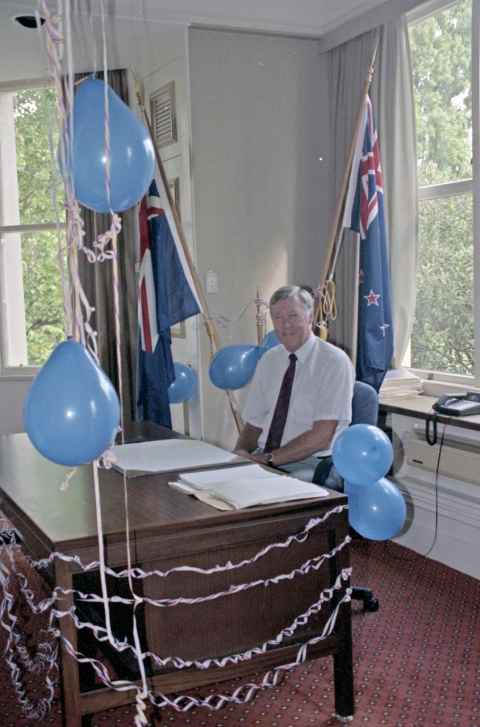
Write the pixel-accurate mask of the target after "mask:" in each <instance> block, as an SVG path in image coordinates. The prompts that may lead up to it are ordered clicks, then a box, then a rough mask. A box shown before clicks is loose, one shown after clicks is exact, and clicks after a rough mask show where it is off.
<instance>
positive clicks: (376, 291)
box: [344, 96, 393, 391]
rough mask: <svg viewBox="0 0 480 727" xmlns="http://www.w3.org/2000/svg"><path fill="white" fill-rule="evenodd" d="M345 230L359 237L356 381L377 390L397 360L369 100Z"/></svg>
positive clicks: (378, 165)
mask: <svg viewBox="0 0 480 727" xmlns="http://www.w3.org/2000/svg"><path fill="white" fill-rule="evenodd" d="M344 227H347V228H349V229H351V230H353V231H354V232H358V233H359V235H360V274H359V296H358V342H357V379H359V380H360V381H365V382H366V383H367V384H371V385H372V386H373V387H374V388H375V389H376V390H377V391H378V390H379V389H380V386H381V385H382V381H383V379H384V378H385V374H386V372H387V370H388V368H389V366H390V363H391V360H392V356H393V328H392V311H391V302H390V273H389V268H388V256H387V232H386V228H385V214H384V200H383V175H382V167H381V163H380V151H379V145H378V137H377V132H376V130H375V124H374V118H373V110H372V103H371V101H370V99H369V98H368V96H367V98H366V102H365V113H364V117H363V124H362V127H361V129H360V133H359V136H358V141H357V148H356V150H355V154H354V159H353V164H352V172H351V176H350V183H349V189H348V191H347V197H346V204H345V216H344Z"/></svg>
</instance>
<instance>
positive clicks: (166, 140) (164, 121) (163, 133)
mask: <svg viewBox="0 0 480 727" xmlns="http://www.w3.org/2000/svg"><path fill="white" fill-rule="evenodd" d="M150 113H151V119H152V127H153V134H154V136H155V142H156V144H157V147H158V148H160V147H162V146H168V144H173V143H174V142H175V141H177V121H176V114H175V82H174V81H171V82H170V83H166V84H165V86H162V87H161V88H159V89H158V91H155V93H153V94H152V95H151V96H150Z"/></svg>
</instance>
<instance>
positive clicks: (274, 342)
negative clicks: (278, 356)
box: [262, 331, 280, 351]
mask: <svg viewBox="0 0 480 727" xmlns="http://www.w3.org/2000/svg"><path fill="white" fill-rule="evenodd" d="M279 345H280V341H279V340H278V336H277V333H276V331H269V332H268V333H267V335H266V336H265V337H264V339H263V341H262V348H263V349H265V351H268V349H269V348H273V347H274V346H279Z"/></svg>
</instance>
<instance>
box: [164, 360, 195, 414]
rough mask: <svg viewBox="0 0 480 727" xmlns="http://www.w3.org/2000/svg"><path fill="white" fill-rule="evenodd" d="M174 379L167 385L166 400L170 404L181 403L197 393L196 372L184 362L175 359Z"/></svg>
mask: <svg viewBox="0 0 480 727" xmlns="http://www.w3.org/2000/svg"><path fill="white" fill-rule="evenodd" d="M173 366H174V368H175V379H174V381H172V383H171V384H170V386H169V387H168V400H169V402H170V404H181V403H182V402H183V401H190V399H193V397H194V396H195V394H196V393H197V374H196V373H195V371H194V370H193V369H192V368H190V366H186V365H185V364H182V363H178V361H175V363H174V364H173Z"/></svg>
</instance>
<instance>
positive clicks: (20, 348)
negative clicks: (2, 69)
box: [0, 85, 64, 373]
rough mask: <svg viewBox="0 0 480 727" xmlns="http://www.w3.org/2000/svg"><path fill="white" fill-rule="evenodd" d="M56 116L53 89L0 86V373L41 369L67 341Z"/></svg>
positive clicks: (62, 212) (61, 203)
mask: <svg viewBox="0 0 480 727" xmlns="http://www.w3.org/2000/svg"><path fill="white" fill-rule="evenodd" d="M55 117H56V112H55V94H54V90H53V89H52V88H50V87H48V86H43V87H42V86H41V85H38V86H36V87H34V88H23V89H13V90H12V89H5V88H2V86H1V85H0V241H1V245H0V271H1V276H0V286H1V299H2V307H1V314H0V324H1V349H0V351H1V363H2V369H3V373H9V372H10V373H18V371H19V368H20V367H21V370H22V371H23V372H26V373H27V372H28V368H29V367H36V366H39V365H41V364H42V363H43V362H44V361H45V360H46V358H47V357H48V355H49V354H50V352H51V350H52V349H53V347H54V346H55V345H56V344H57V343H58V342H59V341H60V340H61V339H62V338H63V337H64V328H63V293H62V286H61V274H60V265H59V260H58V254H59V253H58V245H59V236H60V242H61V244H62V243H64V240H62V239H61V238H63V236H64V224H63V223H64V211H63V210H64V206H63V191H62V190H63V187H62V183H61V178H60V176H59V174H58V173H57V170H56V165H55V162H54V153H53V152H52V150H55V149H56V147H57V143H58V135H56V134H55V132H54V131H53V132H52V130H55V128H56V123H55ZM58 210H60V212H59V211H58ZM62 248H64V244H62ZM61 254H63V252H62V253H61Z"/></svg>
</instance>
